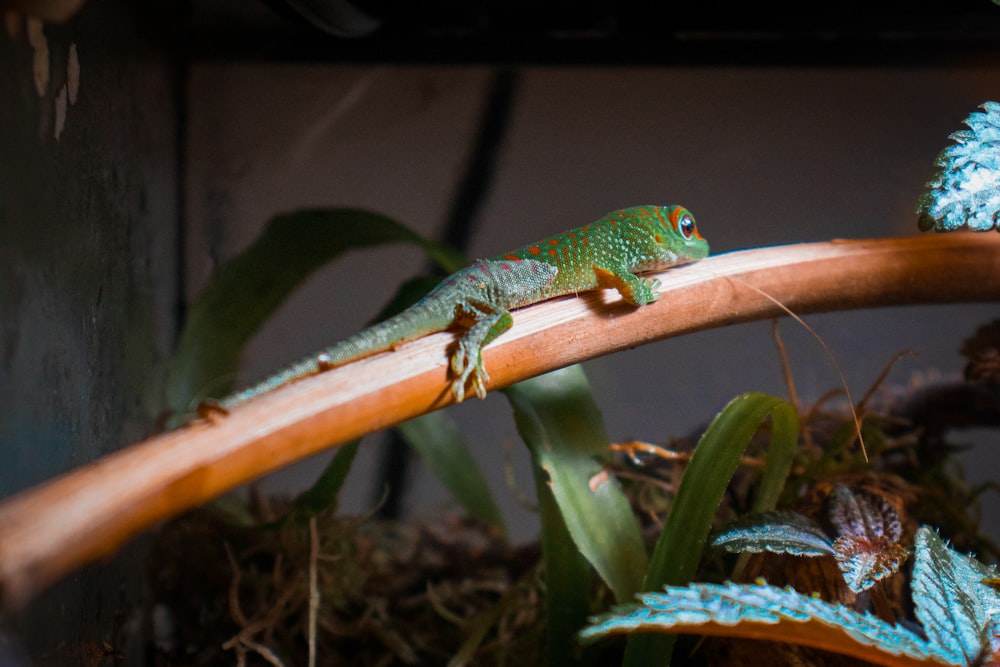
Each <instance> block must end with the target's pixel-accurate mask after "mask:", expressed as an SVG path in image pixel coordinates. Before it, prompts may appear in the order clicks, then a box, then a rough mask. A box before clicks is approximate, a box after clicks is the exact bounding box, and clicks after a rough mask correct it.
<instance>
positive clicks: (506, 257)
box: [503, 255, 521, 262]
mask: <svg viewBox="0 0 1000 667" xmlns="http://www.w3.org/2000/svg"><path fill="white" fill-rule="evenodd" d="M503 258H504V259H509V260H510V261H512V262H520V261H521V258H520V257H518V256H517V255H504V256H503Z"/></svg>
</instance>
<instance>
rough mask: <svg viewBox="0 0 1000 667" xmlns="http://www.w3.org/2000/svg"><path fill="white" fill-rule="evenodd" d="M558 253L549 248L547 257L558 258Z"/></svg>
mask: <svg viewBox="0 0 1000 667" xmlns="http://www.w3.org/2000/svg"><path fill="white" fill-rule="evenodd" d="M558 256H559V252H558V251H557V250H556V249H555V248H549V257H558Z"/></svg>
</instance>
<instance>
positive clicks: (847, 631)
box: [580, 526, 1000, 666]
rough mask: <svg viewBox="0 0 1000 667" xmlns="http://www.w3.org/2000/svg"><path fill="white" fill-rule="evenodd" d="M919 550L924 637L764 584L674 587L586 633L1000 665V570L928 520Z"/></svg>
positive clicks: (889, 660)
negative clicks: (749, 640) (999, 639)
mask: <svg viewBox="0 0 1000 667" xmlns="http://www.w3.org/2000/svg"><path fill="white" fill-rule="evenodd" d="M915 552H916V555H915V564H914V570H913V585H912V591H913V603H914V606H915V608H916V616H917V618H918V620H920V622H921V624H922V625H923V630H924V633H925V634H926V636H927V638H926V639H924V638H923V637H921V636H920V635H919V634H918V633H916V632H913V631H911V630H908V629H906V628H905V627H903V626H902V625H890V624H888V623H885V622H884V621H881V620H879V619H877V618H875V617H873V616H870V615H868V614H858V613H856V612H854V611H852V610H850V609H847V608H845V607H842V606H840V605H836V604H831V603H827V602H824V601H822V600H820V599H818V598H816V597H814V596H806V595H801V594H799V593H796V592H795V591H793V590H791V589H780V588H776V587H773V586H767V585H764V584H754V585H738V584H725V585H716V584H692V585H689V586H684V587H679V586H668V587H666V589H665V591H664V592H662V593H646V594H643V595H642V596H640V597H639V600H640V602H639V604H632V605H626V606H622V607H618V608H617V609H615V610H614V611H613V612H612V613H609V614H604V615H601V616H598V617H595V618H593V619H592V623H591V625H590V626H589V627H587V628H585V629H584V630H583V631H582V632H581V633H580V637H581V639H582V640H583V641H584V642H586V643H590V642H594V641H596V640H598V639H601V638H603V637H607V636H609V635H613V634H623V633H624V634H633V633H648V632H660V633H663V632H670V633H675V632H683V633H695V634H718V635H727V636H731V637H753V638H756V639H771V640H774V641H780V642H786V643H791V644H799V645H804V646H813V647H816V648H821V649H824V650H828V651H833V652H836V653H841V654H844V655H850V656H854V657H858V658H862V659H864V660H867V661H869V662H872V663H875V664H881V665H901V664H908V665H918V664H922V665H939V664H946V665H970V666H971V665H981V664H996V661H997V660H998V659H1000V655H997V654H996V653H995V650H996V647H993V646H991V638H992V637H993V636H994V635H995V632H996V628H997V619H998V614H1000V595H998V594H997V591H996V590H994V589H993V588H992V587H990V586H989V585H987V584H986V583H984V580H992V579H994V578H996V577H997V574H998V573H997V571H996V569H995V568H993V567H987V566H985V565H983V564H982V563H980V562H978V561H977V560H975V559H974V558H971V557H969V556H965V555H963V554H960V553H958V552H956V551H954V550H952V549H950V548H948V546H947V545H945V543H944V542H943V541H942V540H941V538H940V537H938V535H937V533H936V532H935V531H934V530H933V529H931V528H929V527H927V526H923V527H921V528H920V529H919V530H918V531H917V536H916V545H915ZM657 664H662V663H657Z"/></svg>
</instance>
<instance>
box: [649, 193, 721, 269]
mask: <svg viewBox="0 0 1000 667" xmlns="http://www.w3.org/2000/svg"><path fill="white" fill-rule="evenodd" d="M650 208H651V209H652V210H653V214H654V215H653V218H654V219H655V221H656V222H657V223H659V224H658V227H659V228H658V229H656V230H655V232H656V233H654V235H653V236H654V240H655V242H656V248H655V250H654V252H655V253H656V255H657V260H658V262H659V263H662V265H664V266H669V265H673V264H681V263H685V262H694V261H696V260H699V259H702V258H704V257H707V256H708V241H706V240H705V239H704V237H702V235H701V234H700V233H699V232H698V225H697V224H696V223H695V221H694V216H693V215H691V212H690V211H689V210H687V209H686V208H684V207H683V206H653V207H650Z"/></svg>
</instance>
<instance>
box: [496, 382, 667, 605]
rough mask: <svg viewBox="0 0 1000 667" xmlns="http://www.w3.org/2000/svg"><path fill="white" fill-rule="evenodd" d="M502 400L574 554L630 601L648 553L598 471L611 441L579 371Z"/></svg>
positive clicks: (617, 494)
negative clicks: (510, 411)
mask: <svg viewBox="0 0 1000 667" xmlns="http://www.w3.org/2000/svg"><path fill="white" fill-rule="evenodd" d="M504 393H505V394H506V395H507V398H508V399H509V400H510V403H511V406H512V407H513V408H514V420H515V422H516V423H517V430H518V433H520V435H521V438H522V439H523V440H524V442H525V444H527V446H528V449H529V451H530V452H531V456H532V461H533V463H534V466H535V468H536V477H540V478H541V479H542V480H543V481H544V483H545V485H546V487H547V488H548V489H549V490H550V491H551V493H552V496H553V498H554V499H555V501H556V504H557V505H558V508H559V513H560V520H561V521H563V522H565V525H566V529H567V531H568V533H569V535H570V536H571V537H572V539H573V542H574V544H575V545H576V548H577V549H579V551H580V552H581V553H582V554H583V556H584V557H585V558H586V559H587V561H588V562H590V564H591V565H593V567H594V569H595V570H597V573H598V574H599V575H600V576H601V578H602V579H603V580H604V581H605V582H606V583H607V585H608V587H609V588H610V589H611V590H612V591H613V592H614V595H615V598H616V599H618V600H619V601H624V600H627V599H629V598H631V597H632V595H633V594H634V593H636V592H637V591H638V590H639V586H640V584H641V582H642V575H643V573H644V572H645V571H646V564H647V557H646V550H645V547H644V545H643V543H642V536H641V535H640V532H639V523H638V521H637V520H636V518H635V515H634V514H633V513H632V508H631V506H630V505H629V502H628V499H627V498H626V497H625V494H624V493H623V492H622V489H621V486H620V485H619V483H618V480H617V479H615V478H614V477H613V476H611V475H609V474H608V472H607V471H606V470H605V469H604V467H603V465H602V463H601V459H602V458H604V457H606V456H607V455H608V453H609V450H608V437H607V434H606V433H605V429H604V420H603V419H602V417H601V413H600V411H599V410H598V409H597V404H596V403H595V402H594V398H593V396H591V394H590V386H589V384H588V382H587V378H586V376H585V375H584V374H583V371H582V369H580V368H579V367H578V366H571V367H569V368H564V369H561V370H558V371H554V372H552V373H548V374H546V375H542V376H539V377H537V378H534V379H531V380H527V381H525V382H521V383H519V384H517V385H514V386H513V387H509V388H507V389H505V390H504ZM544 519H545V517H543V520H544ZM547 530H548V527H547V526H544V525H543V526H542V532H543V533H544V532H546V531H547ZM553 566H554V567H557V568H558V567H560V564H559V563H553ZM577 586H579V583H578V584H577Z"/></svg>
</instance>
